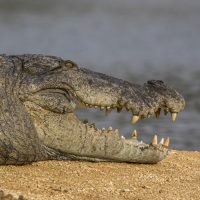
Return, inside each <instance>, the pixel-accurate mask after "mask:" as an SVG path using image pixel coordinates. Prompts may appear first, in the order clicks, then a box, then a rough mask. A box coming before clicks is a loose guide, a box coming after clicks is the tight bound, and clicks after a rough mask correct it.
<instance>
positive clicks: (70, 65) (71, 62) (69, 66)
mask: <svg viewBox="0 0 200 200" xmlns="http://www.w3.org/2000/svg"><path fill="white" fill-rule="evenodd" d="M64 63H65V66H66V67H67V68H74V67H76V68H77V67H78V65H77V64H76V63H74V62H73V61H71V60H65V61H64Z"/></svg>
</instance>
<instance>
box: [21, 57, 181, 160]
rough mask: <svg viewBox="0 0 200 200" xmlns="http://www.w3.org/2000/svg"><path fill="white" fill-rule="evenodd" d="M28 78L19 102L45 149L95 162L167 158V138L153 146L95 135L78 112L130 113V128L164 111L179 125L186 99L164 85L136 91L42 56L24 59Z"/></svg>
mask: <svg viewBox="0 0 200 200" xmlns="http://www.w3.org/2000/svg"><path fill="white" fill-rule="evenodd" d="M19 58H20V59H21V60H23V70H24V77H23V81H22V83H21V86H20V92H19V94H20V99H21V101H23V103H24V105H25V107H26V109H27V111H28V113H30V115H31V118H32V121H33V124H34V126H35V129H36V132H37V134H38V135H39V138H40V141H41V143H42V144H43V145H45V146H47V147H49V148H52V149H54V150H56V151H57V152H59V153H60V154H62V155H63V156H64V157H68V158H71V159H80V160H92V161H103V160H105V161H118V162H137V163H157V162H159V161H160V160H162V159H163V158H165V157H166V155H167V152H168V145H169V138H166V139H164V140H162V141H161V142H160V143H158V142H157V136H154V138H153V140H152V142H151V143H150V144H145V143H141V142H139V141H138V140H137V132H136V131H133V134H132V138H131V139H125V138H124V137H121V136H120V133H119V131H118V130H114V129H112V128H111V127H110V128H108V129H107V130H105V129H97V128H96V127H95V126H93V125H91V124H90V123H87V122H84V121H81V120H80V119H79V118H78V117H77V116H76V114H75V110H77V109H80V108H81V109H90V108H96V109H98V110H100V111H104V112H107V113H108V112H110V111H112V110H114V109H116V110H117V111H118V112H121V111H122V110H124V111H126V112H131V113H132V119H131V120H130V121H131V122H132V123H136V122H137V121H138V120H139V119H141V118H142V119H144V118H149V117H151V116H155V115H156V116H159V114H160V111H161V109H163V110H164V112H165V113H168V112H170V113H171V117H172V120H173V121H175V119H176V116H177V114H178V113H179V112H181V111H182V110H183V109H184V106H185V101H184V99H183V97H182V96H181V95H180V94H179V93H178V92H177V91H176V90H174V89H172V88H171V87H169V86H167V85H166V84H165V83H164V82H163V81H159V80H151V81H148V82H147V83H145V84H144V85H142V86H141V85H137V84H133V83H130V82H128V81H124V80H121V79H117V78H114V77H111V76H108V75H105V74H101V73H97V72H93V71H91V70H88V69H85V68H79V67H78V66H77V65H76V64H75V63H73V62H71V61H65V60H62V59H60V58H57V57H50V56H41V55H32V56H31V57H30V56H29V55H23V56H21V57H19Z"/></svg>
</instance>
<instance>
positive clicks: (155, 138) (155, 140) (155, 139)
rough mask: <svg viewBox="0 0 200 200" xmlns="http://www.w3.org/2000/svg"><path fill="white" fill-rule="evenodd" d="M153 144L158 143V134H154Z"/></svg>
mask: <svg viewBox="0 0 200 200" xmlns="http://www.w3.org/2000/svg"><path fill="white" fill-rule="evenodd" d="M151 144H152V145H153V146H154V145H157V144H158V137H157V135H154V136H153V139H152V141H151Z"/></svg>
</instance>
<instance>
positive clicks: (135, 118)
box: [131, 115, 139, 124]
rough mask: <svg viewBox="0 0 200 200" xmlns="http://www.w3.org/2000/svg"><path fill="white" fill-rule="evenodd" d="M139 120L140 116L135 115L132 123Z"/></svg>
mask: <svg viewBox="0 0 200 200" xmlns="http://www.w3.org/2000/svg"><path fill="white" fill-rule="evenodd" d="M138 120H139V116H137V115H133V116H132V120H131V122H132V124H135V123H136V122H137V121H138Z"/></svg>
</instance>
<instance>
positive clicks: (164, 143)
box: [74, 102, 169, 149]
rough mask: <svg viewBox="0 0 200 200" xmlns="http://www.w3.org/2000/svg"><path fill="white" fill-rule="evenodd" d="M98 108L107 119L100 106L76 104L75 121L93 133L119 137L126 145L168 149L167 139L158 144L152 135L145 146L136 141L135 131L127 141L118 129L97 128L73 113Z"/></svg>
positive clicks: (143, 143)
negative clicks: (149, 141)
mask: <svg viewBox="0 0 200 200" xmlns="http://www.w3.org/2000/svg"><path fill="white" fill-rule="evenodd" d="M104 107H105V108H106V106H104ZM98 108H99V109H100V111H104V112H105V115H106V117H107V114H106V109H101V106H92V105H89V104H85V103H80V102H79V103H78V104H77V106H76V109H75V110H74V114H75V116H76V117H77V119H78V120H79V121H81V122H82V124H83V125H85V126H88V127H90V128H93V130H94V131H98V132H100V133H105V134H118V135H119V136H120V138H121V140H124V141H126V142H127V143H130V144H134V145H135V146H137V147H140V148H149V147H150V146H153V147H155V148H158V149H160V148H161V149H162V148H168V146H169V137H167V138H166V139H164V138H162V139H161V140H160V143H158V139H157V135H154V136H153V138H152V141H151V143H150V144H147V143H145V142H143V141H142V140H141V141H138V140H137V131H136V129H135V130H134V131H133V132H132V133H131V138H130V139H127V138H125V136H124V134H122V133H121V132H120V131H119V130H118V129H113V128H112V127H111V126H109V127H108V128H107V129H105V128H97V127H96V124H95V123H94V122H89V120H88V119H84V120H81V119H80V117H79V116H78V114H77V112H76V113H75V111H80V110H82V109H86V110H87V109H98ZM114 109H115V108H113V109H111V110H110V112H112V111H114ZM110 112H109V114H110ZM120 112H121V111H120ZM155 117H156V118H158V117H159V116H157V115H156V113H155Z"/></svg>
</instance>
